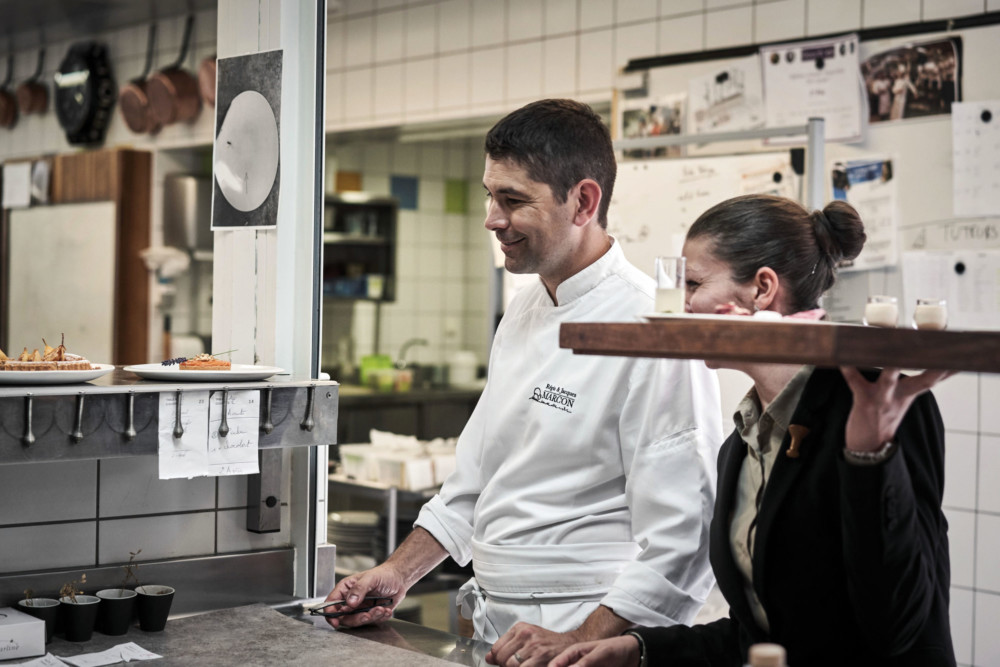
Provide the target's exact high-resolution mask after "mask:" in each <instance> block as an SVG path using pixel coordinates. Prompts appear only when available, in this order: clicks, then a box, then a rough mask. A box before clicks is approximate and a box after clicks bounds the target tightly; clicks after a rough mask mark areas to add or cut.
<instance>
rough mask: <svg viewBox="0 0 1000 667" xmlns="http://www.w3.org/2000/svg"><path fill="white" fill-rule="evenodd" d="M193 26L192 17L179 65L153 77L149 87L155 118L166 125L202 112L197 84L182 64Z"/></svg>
mask: <svg viewBox="0 0 1000 667" xmlns="http://www.w3.org/2000/svg"><path fill="white" fill-rule="evenodd" d="M193 25H194V16H189V17H188V19H187V23H186V25H185V26H184V41H183V42H182V44H181V55H180V57H179V58H178V59H177V62H175V63H174V64H172V65H170V66H169V67H165V68H164V69H161V70H160V71H159V72H157V73H156V74H154V75H153V76H151V77H150V78H149V81H148V82H147V84H146V93H147V94H148V95H149V105H150V108H152V110H153V117H154V118H156V120H158V121H159V122H160V123H162V124H164V125H169V124H171V123H176V122H188V121H192V120H194V119H195V118H196V117H197V116H198V112H199V111H201V97H200V96H199V95H198V80H197V79H196V78H195V77H194V76H193V75H192V74H191V73H190V72H187V71H185V70H183V69H181V63H182V62H184V58H185V57H187V50H188V44H189V43H190V40H191V27H192V26H193Z"/></svg>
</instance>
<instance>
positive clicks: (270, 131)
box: [212, 50, 282, 229]
mask: <svg viewBox="0 0 1000 667" xmlns="http://www.w3.org/2000/svg"><path fill="white" fill-rule="evenodd" d="M281 57H282V51H280V50H277V51H265V52H263V53H254V54H251V55H247V56H236V57H233V58H220V59H219V60H218V75H217V79H216V80H217V82H218V83H217V90H216V96H215V114H216V115H215V152H214V156H213V164H212V172H213V176H214V178H213V180H214V186H213V190H212V229H235V228H244V229H255V228H257V229H259V228H273V227H275V226H276V224H277V220H278V197H279V193H280V191H281V187H280V186H281V168H280V167H281V165H280V160H279V157H280V141H279V137H280V136H281V131H280V130H281V128H280V118H281Z"/></svg>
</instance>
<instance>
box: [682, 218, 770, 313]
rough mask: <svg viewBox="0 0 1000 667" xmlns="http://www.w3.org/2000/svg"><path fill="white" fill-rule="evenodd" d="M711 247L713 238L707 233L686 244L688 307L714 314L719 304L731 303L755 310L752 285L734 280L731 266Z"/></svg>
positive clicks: (686, 297) (686, 307) (693, 311)
mask: <svg viewBox="0 0 1000 667" xmlns="http://www.w3.org/2000/svg"><path fill="white" fill-rule="evenodd" d="M711 247H712V239H711V238H710V237H708V236H700V237H698V238H695V239H691V240H688V241H687V242H685V243H684V257H685V258H687V268H686V270H685V279H686V281H687V290H686V291H685V295H684V306H685V310H686V311H687V312H689V313H714V312H715V307H716V306H718V305H722V304H726V303H729V302H733V303H735V304H737V305H739V306H742V307H744V308H747V309H752V308H753V302H752V296H753V286H752V285H740V284H738V283H737V282H735V281H734V280H733V278H732V270H731V269H730V268H729V265H728V264H726V263H725V262H723V261H722V260H720V259H718V258H716V257H715V255H714V254H712V252H711Z"/></svg>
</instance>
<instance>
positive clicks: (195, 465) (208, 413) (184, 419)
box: [159, 390, 260, 479]
mask: <svg viewBox="0 0 1000 667" xmlns="http://www.w3.org/2000/svg"><path fill="white" fill-rule="evenodd" d="M226 395H227V405H226V409H225V413H223V405H222V397H223V392H222V390H216V391H212V392H208V391H185V392H181V394H180V397H181V399H180V400H181V408H180V416H181V425H182V426H183V429H184V433H183V434H182V435H180V436H177V435H175V432H174V428H175V424H176V421H177V419H176V415H177V396H178V394H177V392H164V393H161V394H160V422H159V423H160V427H159V454H160V479H176V478H188V479H190V478H192V477H209V476H210V477H219V476H224V475H249V474H254V473H257V472H259V470H258V466H257V449H258V447H257V445H258V428H259V423H258V419H259V415H260V392H259V391H253V390H240V391H228V392H226ZM223 414H225V420H223ZM223 422H225V425H226V428H227V429H228V432H226V433H225V434H221V433H220V429H221V427H222V425H223Z"/></svg>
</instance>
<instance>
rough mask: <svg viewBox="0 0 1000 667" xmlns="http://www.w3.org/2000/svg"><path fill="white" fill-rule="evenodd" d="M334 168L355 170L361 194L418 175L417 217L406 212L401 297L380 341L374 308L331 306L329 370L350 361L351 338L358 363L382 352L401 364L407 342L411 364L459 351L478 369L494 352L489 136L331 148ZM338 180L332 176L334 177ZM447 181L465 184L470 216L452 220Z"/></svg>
mask: <svg viewBox="0 0 1000 667" xmlns="http://www.w3.org/2000/svg"><path fill="white" fill-rule="evenodd" d="M327 160H328V169H329V170H330V171H331V172H335V171H336V170H341V171H350V172H357V173H360V174H361V177H362V183H361V186H362V189H363V190H364V191H365V192H370V193H373V194H378V195H389V194H390V177H391V176H393V175H398V176H418V177H419V189H418V196H417V209H416V210H400V211H399V219H398V222H397V250H396V300H395V301H393V302H388V303H385V304H383V305H382V306H381V327H380V336H379V340H378V341H376V340H375V331H374V318H375V313H374V305H373V304H372V303H369V302H363V301H360V302H353V301H351V302H341V301H334V300H327V301H326V302H325V303H324V322H323V331H324V335H323V365H324V366H332V365H335V364H342V363H343V361H344V360H343V359H341V358H340V357H339V347H340V341H341V340H342V339H345V338H350V339H351V340H352V343H351V345H350V349H353V350H354V353H353V356H352V358H351V359H350V361H351V362H352V364H353V365H355V366H356V365H357V363H358V362H359V360H360V358H361V357H362V356H363V355H366V354H372V353H374V352H376V350H377V351H378V352H379V353H382V354H389V355H390V356H392V357H393V358H395V357H396V356H397V355H398V353H399V351H400V349H401V348H402V346H403V344H404V343H405V342H406V341H407V340H409V339H412V338H424V339H426V340H427V341H428V342H429V345H427V346H415V347H411V348H410V350H409V351H408V352H407V355H406V359H407V361H414V362H417V363H422V364H432V363H445V362H447V361H448V358H449V356H450V355H451V354H452V353H454V352H456V351H458V350H460V349H465V350H472V351H473V352H475V353H476V356H477V357H478V358H479V360H480V363H483V364H485V362H486V359H487V354H488V344H489V331H488V322H489V320H488V314H487V311H488V294H489V293H488V290H489V272H490V261H491V260H490V253H489V235H488V233H487V232H486V230H485V229H484V228H483V225H482V221H483V220H482V219H483V216H482V214H481V213H480V210H481V207H480V202H481V201H482V198H483V195H482V186H481V181H482V170H483V158H482V138H474V139H460V140H439V141H427V142H421V143H398V142H395V141H383V142H365V143H346V144H340V145H338V144H337V143H336V142H335V141H334V142H330V143H328V145H327ZM331 178H332V173H331ZM446 180H462V181H465V183H466V193H467V194H466V198H467V202H468V210H467V212H466V213H464V214H459V213H445V211H444V193H445V181H446Z"/></svg>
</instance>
